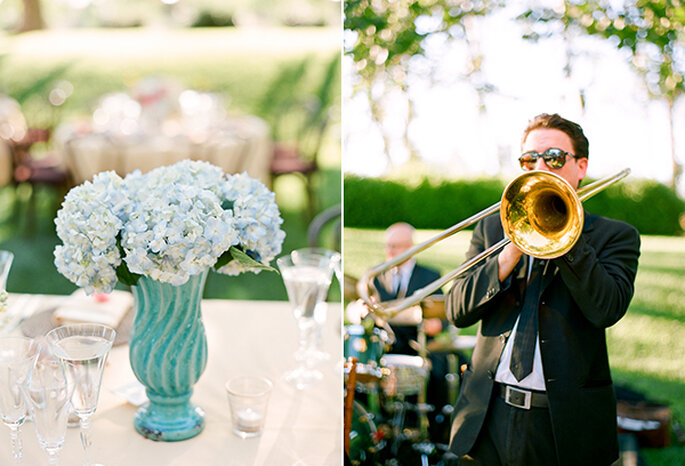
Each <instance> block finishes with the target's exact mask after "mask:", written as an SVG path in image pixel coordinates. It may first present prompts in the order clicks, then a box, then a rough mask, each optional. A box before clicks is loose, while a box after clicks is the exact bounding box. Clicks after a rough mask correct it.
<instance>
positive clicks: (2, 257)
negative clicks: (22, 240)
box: [0, 251, 14, 290]
mask: <svg viewBox="0 0 685 466" xmlns="http://www.w3.org/2000/svg"><path fill="white" fill-rule="evenodd" d="M13 260H14V254H12V253H11V252H9V251H0V290H6V289H7V288H6V287H7V276H8V275H9V273H10V267H12V261H13Z"/></svg>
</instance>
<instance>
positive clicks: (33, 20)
mask: <svg viewBox="0 0 685 466" xmlns="http://www.w3.org/2000/svg"><path fill="white" fill-rule="evenodd" d="M22 2H23V4H24V20H23V22H22V24H21V27H20V29H19V31H20V32H26V31H35V30H37V29H43V28H44V27H45V21H43V13H42V9H41V5H40V0H22Z"/></svg>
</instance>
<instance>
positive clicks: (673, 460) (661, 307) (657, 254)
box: [343, 228, 685, 466]
mask: <svg viewBox="0 0 685 466" xmlns="http://www.w3.org/2000/svg"><path fill="white" fill-rule="evenodd" d="M436 233H437V231H428V230H420V231H418V232H417V238H416V240H417V242H420V241H423V240H426V239H428V238H430V237H432V236H434V235H435V234H436ZM470 236H471V233H470V232H459V233H457V234H456V235H454V236H452V237H451V238H449V239H448V240H446V241H443V242H441V243H439V244H438V245H437V246H435V247H433V248H430V249H428V250H427V251H424V252H423V253H421V254H420V255H419V256H418V260H419V261H420V262H422V263H425V264H427V265H431V266H433V267H435V268H437V269H439V270H440V271H441V272H442V273H443V274H444V273H446V272H448V271H449V270H451V269H453V268H454V267H455V264H459V263H461V262H462V261H463V259H464V253H465V252H466V249H467V248H468V244H469V239H470ZM343 248H344V249H343V250H344V257H345V273H346V274H348V275H352V276H355V277H359V276H360V275H361V273H362V272H363V271H364V270H365V269H366V268H368V267H370V266H373V265H376V264H378V263H380V262H382V261H383V232H382V231H380V230H364V229H353V228H346V229H345V231H344V246H343ZM684 281H685V238H672V237H658V236H643V237H642V248H641V257H640V266H639V269H638V275H637V279H636V284H635V296H634V298H633V301H632V303H631V305H630V308H629V309H628V313H627V314H626V316H625V317H624V318H623V319H621V320H620V321H619V322H618V323H617V324H616V325H614V326H613V327H611V328H610V329H608V331H607V337H608V345H609V358H610V362H611V369H612V375H613V378H614V381H615V383H617V384H622V385H626V386H628V387H630V388H632V389H635V390H637V391H640V392H642V393H644V394H646V395H647V396H648V397H649V398H651V399H653V400H656V401H662V402H666V403H668V404H670V405H671V407H672V408H673V413H674V417H675V418H676V419H679V420H681V421H685V357H684V355H685V286H684V285H683V282H684ZM475 331H476V327H475V326H474V327H471V328H469V329H466V330H465V331H464V332H465V333H469V334H475ZM641 454H642V456H643V458H644V459H645V461H646V463H647V464H648V465H650V466H672V465H676V464H678V465H681V464H685V446H671V447H669V448H663V449H642V450H641Z"/></svg>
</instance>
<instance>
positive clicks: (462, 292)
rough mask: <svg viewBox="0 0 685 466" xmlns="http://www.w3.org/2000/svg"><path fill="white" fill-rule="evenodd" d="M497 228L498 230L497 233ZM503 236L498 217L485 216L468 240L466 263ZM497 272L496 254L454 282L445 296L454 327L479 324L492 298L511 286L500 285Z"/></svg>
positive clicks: (449, 317) (492, 301)
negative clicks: (469, 243)
mask: <svg viewBox="0 0 685 466" xmlns="http://www.w3.org/2000/svg"><path fill="white" fill-rule="evenodd" d="M498 227H499V228H498ZM498 229H499V231H497V230H498ZM502 237H503V233H502V228H501V225H500V223H499V216H496V217H492V216H491V217H487V218H486V219H484V220H482V221H480V222H479V223H478V224H477V225H476V228H475V229H474V232H473V236H472V237H471V245H470V247H469V250H468V251H467V253H466V259H467V260H468V259H470V258H472V257H474V256H476V255H477V254H479V253H481V252H483V251H484V250H486V249H487V248H488V247H490V246H492V245H493V244H495V243H496V242H498V241H499V240H500V239H502ZM519 267H520V266H519ZM498 270H499V266H498V264H497V255H496V254H495V255H493V256H490V257H489V258H487V259H486V260H484V261H482V262H480V263H479V264H478V265H476V266H475V267H474V268H473V269H471V270H470V271H469V272H467V273H466V274H464V275H463V276H461V277H459V278H457V279H456V280H455V282H454V284H453V285H452V288H451V289H450V291H449V293H448V295H447V317H448V319H450V320H451V321H452V322H453V323H454V325H456V326H457V327H468V326H470V325H473V324H475V323H476V322H478V321H479V320H480V319H481V318H482V317H483V315H484V314H485V313H487V312H488V310H489V309H490V308H491V307H492V305H493V304H494V298H495V297H496V296H497V295H498V294H499V293H500V291H503V290H506V289H508V288H509V287H510V286H511V278H508V279H507V280H505V281H504V283H500V281H499V279H498ZM514 273H515V272H513V273H512V275H513V274H514Z"/></svg>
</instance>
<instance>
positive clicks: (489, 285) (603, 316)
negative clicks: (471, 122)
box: [447, 114, 640, 466]
mask: <svg viewBox="0 0 685 466" xmlns="http://www.w3.org/2000/svg"><path fill="white" fill-rule="evenodd" d="M588 146H589V144H588V140H587V138H586V137H585V135H584V134H583V130H582V128H581V127H580V126H579V125H577V124H576V123H573V122H571V121H569V120H566V119H564V118H562V117H560V116H559V115H556V114H554V115H548V114H542V115H538V116H537V117H535V118H534V119H533V120H532V121H530V122H529V124H528V126H527V127H526V129H525V131H524V133H523V141H522V153H523V155H522V156H521V157H520V158H519V161H520V164H521V167H522V168H523V170H525V171H530V170H540V171H545V172H551V173H553V174H555V175H558V176H559V177H561V178H563V179H564V180H565V181H566V182H568V183H569V184H570V186H571V187H572V188H573V189H577V188H578V185H579V183H580V182H581V180H582V179H583V178H584V177H585V174H586V171H587V167H588V155H589V154H588ZM540 197H542V196H540ZM558 204H559V202H558V201H557V200H556V199H552V200H551V201H550V202H549V205H546V206H545V208H544V209H540V210H542V211H543V212H541V213H540V214H539V216H540V218H543V220H544V217H545V216H546V214H547V213H548V211H549V210H558V211H559V212H560V213H561V214H562V215H563V214H565V215H566V216H567V217H572V216H573V212H572V211H571V210H567V209H566V208H565V207H564V206H559V205H558ZM519 210H520V211H523V212H525V213H527V214H529V215H530V214H531V212H530V210H532V208H531V207H530V205H529V204H527V203H522V207H521V208H520V209H519ZM580 211H581V212H582V209H580ZM583 215H584V223H583V219H582V218H580V219H575V218H570V219H566V218H564V219H563V220H564V221H562V222H561V223H564V222H565V221H566V220H568V222H576V223H578V225H579V227H578V229H579V228H580V225H582V232H579V233H580V235H579V238H578V239H577V240H576V242H575V244H572V245H570V246H569V249H568V250H564V251H562V254H561V255H560V256H559V257H555V258H552V259H550V258H548V259H537V258H535V259H534V258H533V257H531V256H529V255H526V254H524V253H523V251H522V250H521V249H520V248H519V247H518V246H516V245H515V244H514V243H513V242H512V243H509V244H507V245H506V246H504V248H503V249H502V251H501V252H500V253H499V254H496V255H492V256H490V257H488V258H487V259H485V260H484V261H482V262H479V263H478V265H477V266H475V267H473V268H471V269H470V270H469V271H468V272H467V273H465V274H463V275H461V276H459V277H458V278H457V279H456V280H455V283H454V285H453V287H452V288H451V290H450V292H449V295H448V297H447V316H448V318H449V319H450V320H451V321H452V322H453V323H454V324H455V325H456V326H457V327H468V326H471V325H473V324H475V323H477V322H480V326H479V330H478V336H477V342H476V347H475V349H474V352H473V357H472V360H471V364H470V366H469V367H467V369H466V370H465V371H464V373H463V379H462V386H461V389H460V394H459V398H458V400H457V404H456V407H455V413H454V421H453V426H452V432H451V444H450V449H451V451H452V452H453V453H454V454H455V455H457V456H459V457H460V462H461V464H482V465H487V466H495V465H500V464H506V465H520V466H531V465H544V466H548V465H555V464H559V465H574V466H575V465H589V464H592V465H609V464H611V463H612V462H614V461H615V460H616V459H617V458H618V441H617V430H616V401H615V395H614V388H613V384H612V381H611V375H610V371H609V361H608V355H607V348H606V339H605V329H606V328H607V327H609V326H611V325H613V324H615V323H616V322H618V320H619V319H621V317H623V315H624V314H625V313H626V311H627V309H628V305H629V303H630V300H631V298H632V296H633V283H634V280H635V274H636V272H637V266H638V257H639V247H640V238H639V235H638V232H637V231H636V230H635V229H634V228H633V227H632V226H630V225H628V224H626V223H623V222H619V221H615V220H611V219H608V218H604V217H601V216H598V215H593V214H589V213H587V212H585V213H584V214H583ZM583 215H581V217H582V216H583ZM535 221H537V220H535ZM502 222H503V219H502V220H501V219H500V216H498V215H490V216H487V217H485V218H484V219H482V220H481V221H480V222H479V223H478V224H477V225H476V228H475V230H474V233H473V237H472V239H471V246H470V248H469V251H468V253H467V259H470V258H472V257H474V256H476V255H477V254H479V253H481V252H483V251H484V250H486V249H487V248H489V247H490V246H492V245H494V244H496V243H498V242H499V241H500V240H502V239H503V238H504V229H503V225H502ZM568 222H566V223H568ZM557 223H558V222H557ZM552 236H553V235H552V234H550V238H551V237H552ZM555 241H556V238H555ZM553 256H554V255H552V257H553ZM546 257H551V256H549V255H548V256H546Z"/></svg>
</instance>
